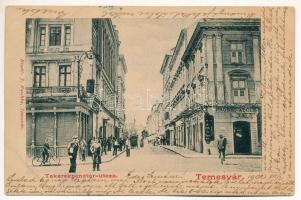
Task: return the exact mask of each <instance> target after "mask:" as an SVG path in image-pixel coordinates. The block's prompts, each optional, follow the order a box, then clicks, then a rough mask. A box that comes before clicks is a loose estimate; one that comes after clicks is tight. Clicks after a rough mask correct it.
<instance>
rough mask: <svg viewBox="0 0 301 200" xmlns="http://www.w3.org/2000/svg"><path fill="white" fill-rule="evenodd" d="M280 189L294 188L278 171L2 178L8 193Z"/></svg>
mask: <svg viewBox="0 0 301 200" xmlns="http://www.w3.org/2000/svg"><path fill="white" fill-rule="evenodd" d="M240 176H241V175H240ZM210 177H211V178H210ZM214 177H215V178H214ZM283 190H285V191H287V192H292V191H294V181H292V180H284V179H282V177H281V175H280V174H270V175H244V176H241V177H240V178H239V179H233V178H229V179H228V178H226V179H224V180H221V179H218V180H217V179H216V176H211V175H208V176H207V178H206V179H203V178H198V177H197V176H195V177H190V176H188V177H187V175H186V174H178V173H177V174H173V173H157V172H154V171H152V172H147V173H144V174H141V173H135V172H133V171H131V172H129V173H128V174H127V175H126V176H125V177H123V178H115V179H101V180H99V179H90V178H87V179H71V180H70V179H57V180H55V179H48V178H46V177H44V176H43V177H41V178H36V177H34V178H31V177H27V176H26V177H25V176H24V175H18V174H16V173H14V174H12V175H10V176H9V177H8V178H7V179H6V192H7V193H10V194H89V195H93V194H104V195H113V194H114V195H118V194H127V195H133V194H135V195H137V194H145V195H158V194H174V195H247V194H253V195H256V194H266V195H269V194H273V195H277V194H281V193H282V192H281V191H283Z"/></svg>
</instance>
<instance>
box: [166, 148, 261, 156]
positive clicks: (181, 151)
mask: <svg viewBox="0 0 301 200" xmlns="http://www.w3.org/2000/svg"><path fill="white" fill-rule="evenodd" d="M160 147H162V148H164V149H166V150H169V151H172V152H174V153H176V154H179V155H180V156H182V157H184V158H216V157H217V156H218V155H208V154H202V153H199V152H196V151H192V150H190V149H186V148H184V147H178V146H170V145H160ZM226 157H227V158H234V159H235V158H250V159H261V156H260V155H226Z"/></svg>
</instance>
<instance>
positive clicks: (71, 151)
mask: <svg viewBox="0 0 301 200" xmlns="http://www.w3.org/2000/svg"><path fill="white" fill-rule="evenodd" d="M77 151H78V137H77V136H73V137H72V142H70V143H69V145H68V155H69V159H70V169H69V173H75V172H76V157H77Z"/></svg>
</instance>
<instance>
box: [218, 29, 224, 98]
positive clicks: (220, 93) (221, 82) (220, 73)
mask: <svg viewBox="0 0 301 200" xmlns="http://www.w3.org/2000/svg"><path fill="white" fill-rule="evenodd" d="M223 77H224V73H223V63H222V34H220V33H218V34H217V36H216V82H217V101H218V102H220V103H223V102H224V98H225V95H224V78H223Z"/></svg>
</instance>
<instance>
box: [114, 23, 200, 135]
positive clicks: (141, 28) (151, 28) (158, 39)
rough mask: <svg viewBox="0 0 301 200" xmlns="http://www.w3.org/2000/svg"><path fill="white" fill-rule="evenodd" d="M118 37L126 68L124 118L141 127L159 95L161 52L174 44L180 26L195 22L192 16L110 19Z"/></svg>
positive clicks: (160, 93)
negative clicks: (189, 17)
mask: <svg viewBox="0 0 301 200" xmlns="http://www.w3.org/2000/svg"><path fill="white" fill-rule="evenodd" d="M112 21H113V24H114V25H116V29H117V30H118V36H119V40H120V41H121V45H120V53H121V54H124V56H125V60H126V64H127V68H128V72H127V74H126V76H125V87H126V91H125V101H126V102H125V109H126V118H127V122H128V123H129V122H130V123H131V122H133V120H134V119H135V120H136V127H137V129H138V131H139V130H142V129H143V128H144V127H145V126H146V119H147V116H148V114H150V109H151V106H152V105H153V104H154V103H155V102H156V101H157V100H159V99H160V97H161V96H162V87H163V86H162V84H163V76H162V75H161V74H160V68H161V65H162V63H163V59H164V56H165V54H166V53H167V52H169V51H170V49H172V48H174V47H175V45H176V42H177V40H178V37H179V34H180V31H181V29H183V28H186V27H188V26H191V25H192V24H195V21H194V20H192V19H113V20H112Z"/></svg>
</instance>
